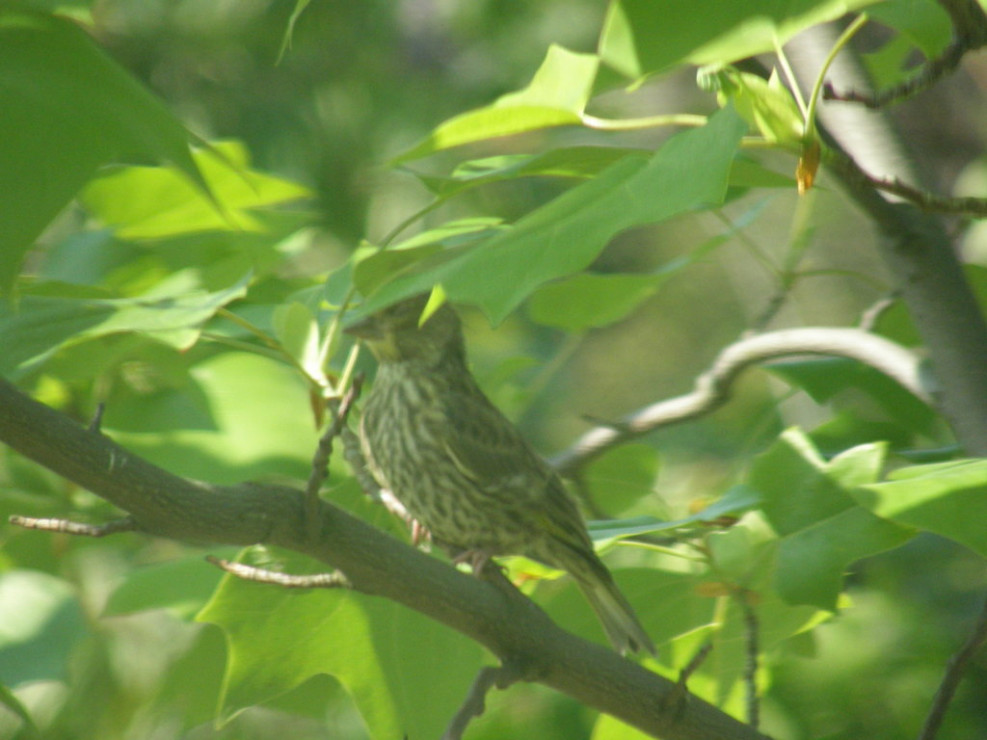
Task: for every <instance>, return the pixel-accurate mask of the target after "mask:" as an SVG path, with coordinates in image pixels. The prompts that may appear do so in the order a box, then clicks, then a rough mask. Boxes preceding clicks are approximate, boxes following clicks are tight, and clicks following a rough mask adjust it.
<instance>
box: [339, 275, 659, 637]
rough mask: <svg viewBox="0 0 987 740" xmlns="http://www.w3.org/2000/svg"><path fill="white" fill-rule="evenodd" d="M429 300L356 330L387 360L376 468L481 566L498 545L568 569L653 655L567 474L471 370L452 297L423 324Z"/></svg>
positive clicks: (377, 409)
mask: <svg viewBox="0 0 987 740" xmlns="http://www.w3.org/2000/svg"><path fill="white" fill-rule="evenodd" d="M427 301H428V296H427V295H420V296H416V297H414V298H410V299H407V300H404V301H402V302H400V303H397V304H395V305H393V306H391V307H389V308H386V309H384V310H383V311H380V312H379V313H377V314H374V315H372V316H370V317H368V318H366V319H363V320H362V321H359V322H358V323H356V324H354V325H352V326H350V327H349V328H348V329H347V332H348V333H350V334H352V335H354V336H356V337H359V338H360V339H362V340H364V341H365V342H366V344H367V345H368V346H369V347H370V349H371V351H372V352H373V353H374V355H375V356H376V357H377V360H378V361H379V367H378V370H377V377H376V379H375V380H374V384H373V389H372V391H371V393H370V396H369V398H368V400H367V403H366V406H365V408H364V410H363V415H362V418H361V420H360V443H361V446H362V448H363V454H364V456H365V458H366V460H367V466H368V468H369V470H370V472H371V474H372V475H373V477H374V478H375V479H376V480H377V482H378V483H379V484H380V486H381V488H384V489H386V490H388V491H390V493H391V495H393V496H394V497H395V498H396V499H397V500H398V501H399V502H400V503H401V504H403V506H404V508H405V509H406V510H407V512H408V515H409V516H410V517H411V518H413V519H415V520H416V521H417V522H419V523H421V524H422V525H423V526H424V527H426V528H427V529H428V531H429V532H430V533H431V535H432V539H433V541H434V542H436V543H437V544H439V545H440V546H442V547H444V548H445V549H446V550H448V551H449V552H450V554H451V555H452V556H454V559H455V560H456V561H457V562H470V563H472V565H473V569H474V573H476V574H479V573H480V571H482V569H483V567H484V566H485V565H486V562H487V560H488V559H489V558H490V557H491V556H495V555H524V556H525V557H528V558H531V559H532V560H537V561H539V562H542V563H545V564H547V565H550V566H552V567H555V568H560V569H563V570H565V571H568V573H569V574H570V575H572V577H573V578H575V579H576V583H577V584H578V585H579V588H580V589H581V590H582V592H583V594H585V596H586V598H587V599H588V600H589V603H590V604H591V605H592V607H593V609H594V611H595V612H596V613H597V615H598V616H599V618H600V621H601V622H602V623H603V627H604V630H605V631H606V633H607V637H608V638H609V639H610V642H611V643H612V644H613V646H614V648H615V649H617V650H618V651H620V652H622V653H626V652H629V651H630V652H633V651H637V650H641V649H644V650H647V651H648V652H650V653H652V654H653V653H654V652H655V647H654V645H653V644H652V642H651V640H650V639H649V637H648V635H647V634H646V633H645V631H644V629H643V628H642V627H641V624H640V622H638V619H637V617H636V616H635V615H634V611H633V610H632V609H631V606H630V604H628V602H627V599H625V598H624V596H623V594H621V593H620V591H619V590H618V589H617V585H616V584H615V583H614V580H613V577H612V576H611V575H610V572H609V571H608V570H607V568H606V566H604V565H603V563H602V561H601V560H600V559H599V558H598V557H597V555H596V553H595V552H594V551H593V543H592V542H591V540H590V538H589V534H588V533H587V531H586V525H585V524H584V522H583V520H582V517H581V516H580V514H579V510H578V509H577V508H576V504H575V502H574V501H573V499H572V498H571V497H570V496H569V494H568V492H567V491H566V490H565V488H564V487H563V485H562V481H561V480H560V479H559V476H558V475H557V474H556V473H555V472H554V471H553V470H552V469H551V468H550V467H549V466H548V465H547V464H546V463H545V462H544V461H543V460H542V459H541V458H540V457H539V456H538V454H537V453H535V451H534V450H532V449H531V447H530V446H529V445H528V443H527V442H525V440H524V438H523V437H522V436H521V434H520V432H519V431H518V430H517V429H516V428H515V427H514V425H513V424H511V422H510V421H508V420H507V418H506V417H505V416H504V415H503V414H501V412H500V411H498V410H497V408H496V407H495V406H494V405H493V404H492V403H491V402H490V401H489V400H488V399H487V397H486V396H485V395H484V394H483V391H481V390H480V387H479V386H478V385H477V383H476V381H475V380H474V379H473V376H472V375H471V374H470V372H469V369H468V368H467V365H466V348H465V344H464V341H463V332H462V327H461V324H460V321H459V317H458V316H457V314H456V312H455V311H454V310H453V308H452V307H451V306H450V305H449V304H443V305H442V306H441V307H440V308H439V309H438V310H436V311H435V312H434V313H433V314H432V315H431V316H429V317H428V319H427V320H426V321H425V322H424V323H421V324H420V321H419V320H420V318H421V316H422V312H423V310H424V308H425V305H426V303H427Z"/></svg>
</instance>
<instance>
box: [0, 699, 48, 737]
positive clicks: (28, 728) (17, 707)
mask: <svg viewBox="0 0 987 740" xmlns="http://www.w3.org/2000/svg"><path fill="white" fill-rule="evenodd" d="M0 704H2V705H3V706H5V707H7V709H9V710H10V711H11V712H13V713H14V714H16V715H17V716H18V717H20V718H21V721H22V722H23V723H24V728H23V730H22V731H21V733H20V734H19V735H17V738H18V740H33V738H40V737H41V731H40V730H38V726H37V725H36V724H34V720H33V719H31V714H30V712H28V711H27V707H25V706H24V705H23V704H22V703H21V701H20V699H18V698H17V696H16V695H15V694H14V692H13V691H11V690H10V689H8V688H7V687H6V686H0Z"/></svg>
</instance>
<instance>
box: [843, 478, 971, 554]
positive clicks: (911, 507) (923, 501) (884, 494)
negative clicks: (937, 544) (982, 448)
mask: <svg viewBox="0 0 987 740" xmlns="http://www.w3.org/2000/svg"><path fill="white" fill-rule="evenodd" d="M855 497H856V499H857V500H858V501H859V502H860V503H861V505H863V506H865V507H867V508H868V509H869V510H871V511H873V512H874V513H875V514H877V515H878V516H882V517H887V518H889V519H893V520H894V521H896V522H900V523H902V524H905V525H909V526H912V527H918V528H919V529H923V530H926V531H929V532H935V533H936V534H940V535H942V536H944V537H949V538H950V539H953V540H956V541H957V542H960V543H962V544H964V545H966V546H967V547H969V548H971V549H972V550H974V551H976V552H977V553H979V554H980V555H987V528H985V527H984V522H985V521H987V460H980V459H977V460H963V461H959V462H951V463H936V464H932V465H917V466H914V467H910V468H902V469H901V470H897V471H895V472H894V473H892V474H891V475H890V476H889V480H888V481H886V482H884V483H873V484H871V485H867V486H864V487H863V489H861V490H860V491H858V492H857V493H856V494H855Z"/></svg>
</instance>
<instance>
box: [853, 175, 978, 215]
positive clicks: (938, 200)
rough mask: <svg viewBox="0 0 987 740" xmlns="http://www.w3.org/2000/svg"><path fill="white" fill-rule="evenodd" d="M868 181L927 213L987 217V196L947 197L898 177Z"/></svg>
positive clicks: (868, 177) (868, 179)
mask: <svg viewBox="0 0 987 740" xmlns="http://www.w3.org/2000/svg"><path fill="white" fill-rule="evenodd" d="M866 177H867V182H868V183H870V184H871V185H872V186H873V187H875V188H877V189H878V190H881V191H884V192H885V193H891V194H892V195H897V196H899V197H900V198H904V199H905V200H907V201H908V202H909V203H913V204H914V205H916V206H917V207H918V208H919V209H921V210H923V211H925V212H926V213H941V214H943V215H953V216H969V217H971V218H985V217H987V198H947V197H945V196H942V195H936V194H935V193H929V192H926V191H924V190H920V189H919V188H916V187H913V186H911V185H908V184H907V183H904V182H902V181H901V180H899V179H898V178H896V177H895V178H891V179H887V178H882V177H871V176H870V175H867V176H866Z"/></svg>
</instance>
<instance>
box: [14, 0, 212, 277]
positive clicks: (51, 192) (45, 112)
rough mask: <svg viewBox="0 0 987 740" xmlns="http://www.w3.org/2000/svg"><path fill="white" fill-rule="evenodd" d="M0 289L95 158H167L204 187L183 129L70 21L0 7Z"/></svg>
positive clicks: (88, 172)
mask: <svg viewBox="0 0 987 740" xmlns="http://www.w3.org/2000/svg"><path fill="white" fill-rule="evenodd" d="M0 110H2V111H3V115H0V140H2V141H3V142H4V145H3V146H2V147H0V172H2V173H3V178H4V183H5V187H4V196H3V198H0V242H2V243H3V245H4V246H3V249H0V290H6V289H9V288H10V286H11V284H12V282H13V280H14V278H15V277H16V275H17V273H18V271H19V270H20V266H21V262H22V260H23V257H24V254H25V252H26V251H27V250H28V249H29V248H30V247H31V245H32V243H33V241H34V239H36V238H37V236H38V235H39V234H40V233H41V231H42V230H43V229H44V228H45V226H47V224H48V223H49V222H50V221H51V220H52V218H54V217H55V215H56V214H57V213H58V212H59V211H60V210H61V209H62V208H64V207H65V205H66V204H67V203H68V202H69V201H70V200H71V198H72V197H73V196H74V195H75V193H76V192H77V191H78V190H79V188H80V187H82V185H83V184H84V183H85V182H86V180H88V179H89V178H90V176H91V175H92V174H93V172H95V170H96V168H97V166H99V165H100V164H102V163H104V162H112V161H138V160H152V161H161V160H164V161H168V162H171V163H172V164H174V165H175V166H176V167H178V168H179V169H180V170H181V171H182V172H183V173H184V174H185V175H186V176H187V177H188V178H189V179H190V180H192V181H193V182H195V183H196V184H197V186H198V187H200V188H202V189H203V191H205V190H206V185H205V181H204V180H203V179H202V176H201V174H200V173H199V170H198V169H197V167H196V165H195V162H194V161H193V160H192V156H191V153H190V151H189V147H188V138H189V134H188V132H187V131H186V130H185V128H184V127H183V126H182V125H181V124H180V123H179V122H178V121H177V120H176V119H175V118H174V117H173V116H172V115H171V114H170V113H169V112H168V110H167V109H166V108H165V107H164V105H163V104H162V103H161V102H160V101H158V100H157V99H156V98H154V97H153V96H152V95H151V94H150V93H148V92H147V91H146V90H145V89H144V88H143V87H141V86H140V85H139V84H138V83H137V82H136V81H135V80H134V79H133V78H132V77H130V75H129V74H128V73H126V72H125V71H124V70H123V69H122V68H120V67H119V66H118V65H117V64H116V63H115V62H113V61H112V60H111V59H110V58H109V57H107V56H106V55H104V54H103V52H102V51H100V50H99V48H97V46H96V45H95V44H94V43H93V42H92V40H91V39H90V38H89V37H88V36H87V35H86V34H85V33H84V32H83V31H82V29H81V28H79V27H78V26H76V25H75V24H73V23H71V22H69V21H67V20H65V19H62V18H58V17H54V16H49V15H45V14H43V13H37V12H33V11H28V10H25V9H23V8H19V7H17V6H12V7H5V8H0Z"/></svg>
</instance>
